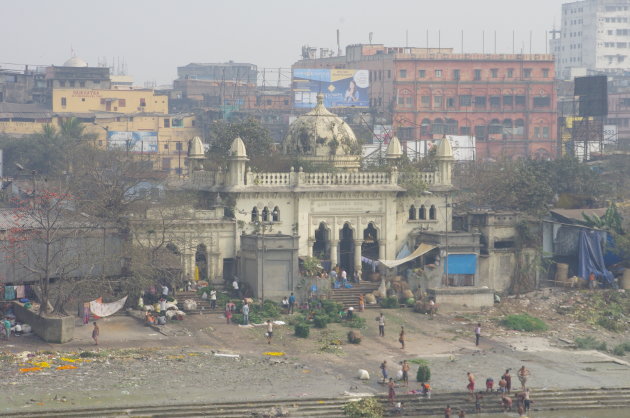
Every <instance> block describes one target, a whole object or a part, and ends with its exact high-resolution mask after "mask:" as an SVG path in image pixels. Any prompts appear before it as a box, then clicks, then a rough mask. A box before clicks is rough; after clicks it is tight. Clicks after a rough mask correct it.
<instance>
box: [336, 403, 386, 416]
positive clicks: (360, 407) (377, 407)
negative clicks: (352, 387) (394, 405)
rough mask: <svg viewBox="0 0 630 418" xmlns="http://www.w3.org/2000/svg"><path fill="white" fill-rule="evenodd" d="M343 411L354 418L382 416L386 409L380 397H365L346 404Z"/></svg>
mask: <svg viewBox="0 0 630 418" xmlns="http://www.w3.org/2000/svg"><path fill="white" fill-rule="evenodd" d="M343 413H344V414H345V415H347V416H349V417H354V418H381V417H382V416H383V414H384V413H385V411H384V409H383V405H381V403H380V402H379V401H378V399H376V398H363V399H361V400H358V401H352V402H348V403H347V404H345V405H344V407H343Z"/></svg>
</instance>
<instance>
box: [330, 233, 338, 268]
mask: <svg viewBox="0 0 630 418" xmlns="http://www.w3.org/2000/svg"><path fill="white" fill-rule="evenodd" d="M338 246H339V240H331V241H330V264H331V266H330V268H335V266H336V265H337V264H339V258H338V257H337V256H338V254H337V248H338Z"/></svg>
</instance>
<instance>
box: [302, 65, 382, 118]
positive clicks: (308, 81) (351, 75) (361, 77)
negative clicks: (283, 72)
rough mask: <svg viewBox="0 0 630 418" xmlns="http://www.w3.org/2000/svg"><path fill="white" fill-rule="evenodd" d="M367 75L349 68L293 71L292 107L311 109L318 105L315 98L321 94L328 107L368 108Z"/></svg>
mask: <svg viewBox="0 0 630 418" xmlns="http://www.w3.org/2000/svg"><path fill="white" fill-rule="evenodd" d="M369 86H370V73H369V71H368V70H349V69H343V70H340V69H335V70H329V69H309V68H294V69H293V94H294V100H293V103H294V106H295V107H296V108H298V109H310V108H312V107H315V105H316V104H317V95H318V94H319V93H322V94H323V95H324V106H326V107H328V108H349V107H355V108H363V109H367V108H369V107H370V95H369V91H368V87H369Z"/></svg>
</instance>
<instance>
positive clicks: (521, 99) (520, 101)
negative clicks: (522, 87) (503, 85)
mask: <svg viewBox="0 0 630 418" xmlns="http://www.w3.org/2000/svg"><path fill="white" fill-rule="evenodd" d="M514 104H515V105H517V106H525V96H514Z"/></svg>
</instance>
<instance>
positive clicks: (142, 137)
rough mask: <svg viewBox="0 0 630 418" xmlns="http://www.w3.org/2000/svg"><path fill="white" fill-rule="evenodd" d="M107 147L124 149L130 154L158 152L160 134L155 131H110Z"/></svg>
mask: <svg viewBox="0 0 630 418" xmlns="http://www.w3.org/2000/svg"><path fill="white" fill-rule="evenodd" d="M107 147H108V148H109V149H123V150H126V151H129V152H139V153H156V152H158V133H157V132H155V131H133V132H129V131H109V132H107Z"/></svg>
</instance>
